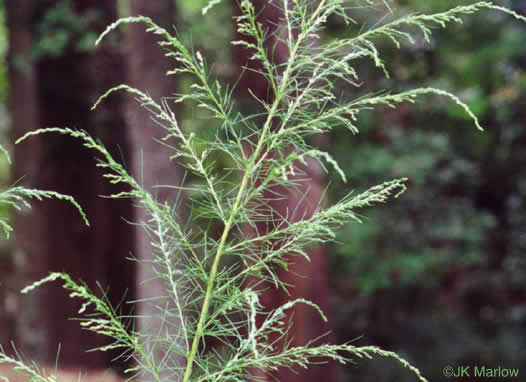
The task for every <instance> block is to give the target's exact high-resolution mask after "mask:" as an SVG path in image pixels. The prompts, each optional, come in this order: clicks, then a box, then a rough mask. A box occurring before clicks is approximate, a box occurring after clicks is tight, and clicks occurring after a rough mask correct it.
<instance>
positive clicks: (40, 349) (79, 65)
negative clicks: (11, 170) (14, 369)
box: [7, 0, 133, 368]
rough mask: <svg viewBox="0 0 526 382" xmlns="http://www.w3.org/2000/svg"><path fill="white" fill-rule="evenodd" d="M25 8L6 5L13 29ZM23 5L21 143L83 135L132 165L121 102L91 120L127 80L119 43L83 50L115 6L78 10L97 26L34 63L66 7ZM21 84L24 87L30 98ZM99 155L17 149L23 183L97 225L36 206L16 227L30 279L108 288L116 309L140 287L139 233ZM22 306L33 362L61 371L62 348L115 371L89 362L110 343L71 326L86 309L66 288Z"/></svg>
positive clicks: (14, 68) (55, 207)
mask: <svg viewBox="0 0 526 382" xmlns="http://www.w3.org/2000/svg"><path fill="white" fill-rule="evenodd" d="M20 3H21V2H20V1H8V2H7V5H8V11H9V12H10V16H9V19H10V20H11V15H16V12H19V11H18V10H17V9H18V8H19V7H20ZM22 3H24V4H27V5H26V8H25V12H24V14H23V15H21V18H20V19H17V18H15V19H14V20H11V23H12V25H11V26H10V27H11V28H10V30H11V33H10V35H11V36H12V37H11V41H12V45H11V52H10V83H11V84H16V85H15V86H11V87H10V88H11V92H12V93H11V99H12V113H13V121H14V128H13V131H14V136H15V138H16V137H19V136H20V135H22V134H23V133H24V132H25V131H28V130H32V129H37V128H41V127H52V126H61V127H72V128H79V129H85V130H87V131H88V132H89V133H91V134H92V135H94V136H97V137H99V138H101V139H102V140H103V142H104V144H105V145H106V146H107V147H108V148H109V149H110V151H112V152H113V154H114V155H115V156H116V157H119V150H120V151H121V152H122V153H123V154H124V156H125V157H126V155H127V151H128V149H127V142H126V130H125V124H124V118H123V113H122V111H121V105H122V102H121V100H120V98H118V97H113V98H111V99H110V100H108V102H106V103H105V104H103V105H102V106H101V108H100V109H99V110H98V111H97V112H94V113H92V112H90V107H91V105H92V104H93V102H94V101H95V100H96V98H97V97H98V96H99V95H100V94H101V93H103V92H104V91H105V90H106V89H107V88H109V87H111V86H114V85H116V84H120V83H122V82H123V80H124V78H123V73H124V71H123V66H122V65H123V60H122V56H121V54H120V48H119V46H117V45H111V44H104V45H103V46H101V47H100V48H98V49H97V50H96V51H95V50H94V51H89V52H79V51H78V50H77V48H76V46H77V43H78V41H79V40H80V39H81V38H83V37H85V34H86V33H88V32H95V33H99V32H100V31H102V30H103V28H104V27H105V26H106V25H107V24H108V23H110V22H111V21H113V20H114V19H115V17H116V11H115V1H107V0H106V1H105V0H91V1H88V0H85V1H76V2H74V4H73V2H71V3H70V4H71V6H72V12H73V14H74V15H76V17H79V18H82V17H83V16H84V15H86V14H87V12H88V11H92V10H96V11H98V13H97V17H96V18H95V19H94V22H93V23H92V24H90V25H88V26H87V27H86V30H83V31H81V32H79V33H78V34H75V33H76V32H72V31H70V35H69V37H70V41H69V42H68V44H67V45H66V46H65V47H64V50H63V51H62V52H60V53H59V55H58V56H49V55H43V56H40V57H36V58H35V57H34V56H33V57H31V55H32V54H33V53H34V52H35V49H36V46H37V43H38V42H39V41H43V39H45V38H53V35H51V36H47V35H46V36H42V35H39V33H40V31H39V25H40V23H41V22H42V20H43V18H44V17H45V15H46V14H48V12H49V11H50V10H51V9H52V8H53V7H56V6H57V4H59V3H61V4H62V3H63V2H58V1H44V0H42V1H27V2H25V1H22ZM66 4H67V3H66ZM13 24H14V25H13ZM52 27H55V25H52ZM56 27H57V28H58V27H59V26H58V25H57V26H56ZM17 28H18V29H17ZM52 30H53V29H52ZM17 33H22V34H21V35H20V36H23V37H17ZM24 34H25V35H24ZM21 52H22V53H23V54H24V56H21V55H20V53H21ZM20 80H22V83H23V84H24V87H22V89H20V83H21V82H19V81H20ZM117 145H118V147H117ZM93 156H94V152H91V151H88V150H87V149H83V148H81V144H80V142H79V141H74V140H73V139H71V138H67V137H61V136H56V135H46V136H42V137H41V138H40V139H36V140H33V139H31V140H30V141H28V142H26V143H23V144H22V145H20V146H17V147H16V150H15V160H16V165H15V177H19V176H22V175H27V174H29V176H28V177H27V178H26V179H27V181H26V182H25V185H27V186H29V187H36V188H40V189H48V190H54V191H58V192H61V193H64V194H69V195H72V196H73V197H74V198H75V199H76V200H77V201H78V202H79V203H80V204H81V205H82V206H83V208H84V209H85V211H86V213H87V216H88V219H89V220H90V221H91V228H87V227H85V226H84V225H83V222H82V220H81V219H80V217H79V215H78V213H77V212H76V211H75V209H74V208H73V207H72V206H71V205H69V204H67V203H65V202H62V201H45V202H43V203H42V204H39V205H38V206H36V205H35V206H36V209H34V210H33V211H32V214H31V215H30V217H29V218H28V217H25V216H19V217H17V219H16V220H15V224H16V227H15V228H16V231H17V232H19V234H17V245H18V247H20V248H22V249H23V251H24V256H25V257H26V259H27V261H26V262H27V270H28V276H29V278H30V279H31V280H35V279H38V278H40V277H43V276H45V275H46V274H47V273H48V272H49V271H66V272H68V273H69V274H70V275H71V276H72V277H73V278H74V279H77V280H82V281H84V282H86V283H87V284H88V285H89V286H90V288H92V289H93V290H97V284H96V282H100V283H101V285H102V286H103V287H104V286H107V285H110V298H111V299H112V300H113V301H114V302H116V301H119V300H120V298H121V297H122V294H123V293H124V289H125V287H126V286H131V285H133V272H132V268H131V265H129V264H128V262H127V261H126V260H125V258H126V257H127V256H128V255H129V252H130V251H131V249H132V247H131V244H132V243H131V242H130V240H129V238H130V231H131V229H130V227H129V226H128V225H127V224H126V223H125V222H123V220H122V217H124V218H126V219H130V218H131V207H130V203H129V202H128V201H122V200H108V199H101V198H100V197H99V196H98V195H99V194H109V193H113V192H118V191H119V189H116V187H115V186H110V185H108V184H107V182H106V181H105V180H104V179H103V178H102V177H101V175H102V174H101V172H100V171H99V170H98V169H96V167H95V164H96V162H95V161H94V160H93ZM26 161H27V164H26ZM99 292H100V291H99ZM99 294H100V293H99ZM24 303H25V306H24V309H25V311H26V316H25V318H24V319H23V320H21V323H20V333H21V340H22V343H23V344H25V345H26V346H24V350H26V349H27V350H26V351H25V352H26V353H27V355H28V356H30V357H31V358H35V359H38V360H41V361H45V362H53V361H54V360H55V358H56V355H57V351H58V346H59V343H60V349H61V350H60V358H59V362H60V364H62V365H65V366H69V367H81V368H100V367H105V366H107V365H108V364H109V361H110V359H111V358H112V356H113V355H112V354H106V353H100V352H93V353H89V354H86V353H85V352H86V350H88V349H90V348H93V347H97V346H101V345H104V344H105V343H106V341H107V340H106V339H105V338H101V337H100V336H96V335H94V334H92V333H90V332H87V331H84V330H81V329H80V328H79V323H78V322H77V321H71V320H68V318H71V317H77V316H78V313H77V311H78V309H79V307H80V304H79V302H78V301H75V302H72V301H70V300H69V297H68V296H67V294H66V293H64V290H63V289H62V288H60V287H59V286H49V287H44V288H42V289H41V290H40V291H38V292H37V293H36V294H33V295H29V296H28V297H27V299H26V300H25V302H24Z"/></svg>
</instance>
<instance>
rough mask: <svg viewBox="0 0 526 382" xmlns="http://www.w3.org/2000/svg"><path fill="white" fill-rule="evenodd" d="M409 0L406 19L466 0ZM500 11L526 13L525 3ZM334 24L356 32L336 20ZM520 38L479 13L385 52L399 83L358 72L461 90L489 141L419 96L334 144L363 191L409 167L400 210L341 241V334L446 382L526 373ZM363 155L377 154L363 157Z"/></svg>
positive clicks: (376, 372) (513, 27)
mask: <svg viewBox="0 0 526 382" xmlns="http://www.w3.org/2000/svg"><path fill="white" fill-rule="evenodd" d="M398 3H399V4H400V6H401V7H402V8H401V9H400V12H402V13H412V12H415V11H416V12H418V11H421V12H436V11H439V10H442V9H444V8H447V7H448V6H455V5H458V4H459V2H458V1H442V0H436V1H426V2H422V1H417V0H414V1H409V0H407V1H399V2H398ZM461 3H463V4H466V3H469V2H468V1H463V2H461ZM501 4H503V5H506V6H509V7H513V8H514V9H516V10H517V11H521V12H522V14H524V11H525V10H526V9H525V8H524V5H522V4H521V2H520V1H508V2H501ZM362 17H364V19H363V21H364V22H373V21H371V20H374V15H369V17H367V15H364V14H362ZM360 20H362V19H360ZM329 29H330V33H331V34H334V35H341V34H345V33H346V32H345V31H344V30H343V28H341V26H340V25H339V24H338V23H337V22H336V21H335V20H333V22H331V26H330V28H329ZM328 38H329V37H328ZM523 40H524V31H523V25H521V23H520V22H514V21H513V20H510V19H509V18H507V17H502V15H501V14H499V13H491V14H486V13H480V14H476V15H473V16H472V17H470V18H467V19H465V20H464V22H463V23H462V24H456V25H454V26H451V28H447V29H444V30H439V31H436V32H435V33H434V35H433V38H432V40H431V45H428V44H423V43H421V41H420V40H418V39H417V41H416V44H414V45H410V44H407V45H404V46H402V48H401V50H400V51H398V50H391V51H387V53H386V54H388V57H389V58H388V59H387V60H386V61H388V62H390V63H391V67H390V68H391V80H390V81H387V82H386V80H385V78H383V76H381V75H377V74H375V73H374V72H373V71H370V70H368V68H367V67H365V65H364V67H361V68H360V69H359V70H362V71H367V73H368V77H367V78H368V83H367V84H365V85H366V86H367V87H373V88H374V87H376V86H378V85H379V84H381V85H382V86H384V85H385V86H388V87H391V86H400V84H402V86H418V85H420V84H421V83H423V82H425V83H427V84H430V85H431V86H435V87H440V88H446V89H448V90H452V91H454V93H455V94H458V95H460V96H461V98H462V99H463V100H465V101H466V103H467V104H468V105H469V106H470V108H471V109H472V110H474V112H475V113H476V114H477V116H479V117H480V119H481V121H482V122H481V123H482V125H483V126H484V129H485V132H484V133H483V134H479V133H477V132H474V131H470V130H469V129H464V128H463V126H464V124H465V123H466V120H467V119H466V116H465V114H463V113H459V112H458V110H457V109H456V108H455V107H451V106H449V105H447V104H445V103H441V102H432V103H426V102H421V103H419V104H417V105H415V107H412V108H411V110H409V109H408V108H398V109H397V110H394V111H389V110H387V109H381V110H377V111H375V112H374V113H371V114H370V115H368V118H362V119H361V122H362V125H360V130H361V134H360V135H359V136H357V137H355V138H353V140H350V139H347V137H346V136H345V135H339V136H338V138H337V140H335V142H337V143H334V146H333V147H334V150H336V152H337V153H336V154H335V158H337V159H339V160H340V161H341V162H342V163H344V164H346V165H347V167H346V168H345V170H346V171H348V172H349V173H353V174H356V177H355V183H353V185H355V186H360V185H361V184H368V183H370V182H375V181H378V180H379V179H382V178H383V177H384V176H385V174H386V173H390V174H392V176H396V174H400V173H401V171H402V173H405V174H407V175H408V177H409V179H410V183H409V184H408V191H407V192H406V193H405V195H404V199H403V202H402V201H399V202H397V203H394V204H393V205H391V208H389V209H388V210H382V209H378V208H377V209H374V210H372V211H370V212H369V213H368V219H367V222H366V223H367V224H364V225H362V226H356V225H348V226H346V227H345V228H344V229H343V230H342V233H341V235H340V236H339V240H340V242H341V243H342V245H338V246H333V252H332V253H333V255H335V256H332V258H331V259H332V262H333V272H334V273H333V280H336V281H335V282H334V283H333V286H334V288H335V292H334V293H335V297H334V303H333V308H334V311H335V313H334V315H335V317H338V329H337V332H338V334H339V338H341V340H346V339H350V338H356V337H357V336H359V335H364V337H365V338H364V339H363V341H364V342H365V343H375V344H381V345H383V346H388V347H390V348H392V349H397V350H401V349H403V350H404V353H403V354H405V355H407V356H408V357H409V358H410V359H411V360H412V361H413V362H415V363H416V364H418V365H422V369H423V371H424V372H425V374H426V375H427V376H429V378H430V379H431V380H441V379H442V378H443V375H442V367H444V365H448V364H453V365H458V364H470V365H472V366H473V365H475V364H478V365H480V364H487V365H507V366H508V367H513V366H515V367H519V366H521V365H522V362H523V361H522V359H521V358H520V356H519V355H518V354H520V353H521V350H520V349H523V348H524V346H526V336H525V335H524V330H523V328H524V325H526V308H525V304H524V301H526V300H525V299H524V296H526V282H525V281H526V267H525V263H526V262H525V261H524V259H525V256H524V255H525V252H526V245H525V243H526V241H525V238H526V219H525V218H524V217H525V216H526V215H525V214H524V211H525V210H526V193H525V187H524V179H526V174H525V169H526V162H525V159H524V155H523V153H524V150H525V149H526V133H525V132H526V130H525V129H524V113H523V112H522V111H521V110H522V109H523V106H522V105H524V100H525V98H524V97H525V96H524V94H525V92H524V89H525V78H526V76H525V73H526V71H525V70H526V65H525V62H526V61H525V56H524V54H525V51H524V44H523ZM384 51H385V50H384ZM349 145H352V147H353V148H352V150H348V149H347V147H349ZM364 157H367V158H370V160H360V158H364ZM343 158H345V159H344V160H345V161H343ZM351 181H352V179H351ZM342 270H344V272H340V271H342ZM338 275H339V276H338ZM349 275H351V278H352V280H353V281H352V282H349V281H348V279H349ZM342 296H347V299H343V297H342ZM413 338H414V339H415V340H412V339H413ZM417 338H418V340H416V339H417ZM380 370H381V372H380ZM351 376H352V377H353V378H357V379H359V380H362V381H373V380H374V381H390V380H393V379H396V378H397V377H399V372H398V370H396V367H392V365H389V364H386V363H379V362H371V363H369V364H366V363H364V364H362V365H361V366H360V367H359V368H350V369H349V370H348V378H350V377H351Z"/></svg>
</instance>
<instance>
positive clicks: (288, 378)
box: [233, 0, 335, 382]
mask: <svg viewBox="0 0 526 382" xmlns="http://www.w3.org/2000/svg"><path fill="white" fill-rule="evenodd" d="M253 4H254V6H255V8H256V13H258V14H259V17H258V21H259V22H260V23H262V24H263V29H264V30H268V33H267V35H269V36H274V34H275V31H276V28H277V25H279V24H280V23H282V22H283V21H284V16H283V13H282V11H281V10H280V9H279V7H277V6H275V5H274V4H273V5H269V3H268V2H267V1H264V0H254V1H253ZM235 9H236V11H237V12H240V10H239V8H237V6H235ZM242 38H245V37H244V36H241V35H239V34H238V35H236V39H242ZM266 46H267V50H268V52H269V55H270V57H271V59H272V60H273V61H274V62H275V63H278V62H286V61H287V58H288V51H287V48H286V47H285V46H284V45H283V44H282V43H280V42H279V41H278V40H277V39H276V37H271V38H270V39H269V40H268V41H267V42H266ZM270 52H271V53H270ZM233 54H234V62H235V64H236V65H237V67H238V69H239V74H241V68H243V67H248V68H250V69H256V70H261V65H260V63H258V62H255V61H252V60H249V57H250V56H251V55H252V52H250V51H248V50H247V49H245V48H244V47H241V46H235V47H234V50H233ZM248 89H250V90H251V93H252V94H254V95H255V96H256V97H258V98H259V99H261V100H264V101H266V102H269V103H270V102H272V101H273V97H274V94H272V93H271V91H270V87H269V86H268V84H267V83H266V82H265V79H264V78H263V77H262V76H261V75H259V74H258V73H256V72H255V71H254V70H246V71H244V73H243V77H242V79H241V80H240V81H239V83H238V87H237V90H238V92H239V93H240V94H242V95H243V96H244V97H251V95H250V93H249V91H248ZM318 140H319V139H318ZM269 160H271V159H269ZM307 164H308V165H306V166H305V165H302V164H298V165H297V171H295V172H296V174H301V175H298V176H296V178H297V182H296V184H297V186H296V187H295V189H294V190H292V189H284V188H282V187H272V186H271V187H269V189H268V190H267V191H266V192H265V195H264V196H263V199H264V200H271V202H269V203H267V205H268V208H270V209H271V210H272V214H273V215H274V216H275V219H274V221H278V220H279V216H286V215H287V211H295V216H296V217H298V218H300V217H302V218H304V219H308V218H309V217H311V216H312V214H313V213H314V210H315V208H316V207H317V206H319V205H320V203H322V202H321V198H322V188H323V184H324V182H325V180H324V176H323V173H322V169H321V167H320V166H319V164H318V163H317V162H316V161H315V160H309V161H308V162H307ZM276 195H281V196H283V198H276ZM267 229H268V227H266V226H265V225H264V224H260V225H257V230H258V231H259V234H264V232H265V230H267ZM250 234H255V233H254V232H252V233H250ZM309 255H310V262H309V261H306V260H305V259H304V258H300V257H298V256H294V257H293V256H292V255H291V256H289V259H288V260H289V264H290V265H289V267H288V270H284V269H279V270H277V274H278V277H279V278H280V280H281V281H283V282H284V283H285V284H286V285H289V286H290V288H289V289H288V293H287V292H285V291H283V290H282V289H279V288H275V286H274V284H272V283H268V284H267V285H264V288H265V289H266V291H265V292H264V293H263V295H262V297H261V299H260V302H261V304H262V305H263V306H264V308H265V310H266V311H270V310H272V309H275V308H277V307H279V306H281V305H283V304H285V303H286V302H287V301H289V300H293V299H296V298H299V297H302V298H306V299H308V300H311V301H313V302H314V303H316V304H318V305H319V306H320V307H321V308H322V310H323V311H324V312H327V308H328V274H327V259H326V255H325V251H324V250H323V248H322V247H321V246H317V247H315V248H312V249H311V250H310V252H309ZM289 318H292V319H293V325H292V326H291V328H290V331H289V334H288V335H287V336H286V337H285V339H282V340H281V342H279V343H276V344H275V347H276V348H279V347H280V346H283V345H284V343H283V341H284V340H290V341H291V343H290V346H299V345H305V344H307V343H308V342H309V341H311V340H313V339H316V338H319V337H320V336H323V335H325V334H327V333H328V332H329V327H328V325H327V324H326V323H324V322H323V320H322V318H321V317H320V316H319V314H318V313H317V312H316V311H314V310H313V309H311V308H309V307H306V306H305V305H303V304H297V305H296V306H295V307H294V308H293V309H291V311H290V314H289ZM262 322H263V317H260V319H259V322H258V325H261V324H262ZM269 341H270V342H272V341H273V339H269ZM328 341H329V338H327V337H323V338H322V339H321V340H320V341H318V342H316V343H317V344H319V343H322V342H325V343H326V342H328ZM253 372H254V373H255V374H256V375H259V376H260V377H265V376H264V374H263V373H261V371H253ZM265 379H266V380H268V381H272V380H278V381H280V382H295V381H306V382H308V381H313V382H314V381H320V380H323V381H324V382H330V381H332V380H335V368H334V363H333V362H330V363H327V364H321V365H315V366H311V367H310V368H309V369H308V370H306V369H303V368H301V369H300V368H297V369H295V370H294V371H291V370H289V369H286V368H283V369H280V370H279V371H278V372H277V373H273V374H272V375H271V376H266V377H265Z"/></svg>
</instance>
